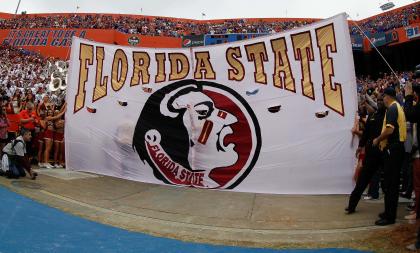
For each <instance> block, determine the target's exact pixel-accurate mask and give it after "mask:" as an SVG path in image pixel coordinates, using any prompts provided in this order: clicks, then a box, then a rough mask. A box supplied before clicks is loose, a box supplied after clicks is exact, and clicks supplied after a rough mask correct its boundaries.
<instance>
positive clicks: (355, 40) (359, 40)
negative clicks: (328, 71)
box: [351, 35, 363, 51]
mask: <svg viewBox="0 0 420 253" xmlns="http://www.w3.org/2000/svg"><path fill="white" fill-rule="evenodd" d="M351 47H352V48H353V50H356V51H359V50H360V51H361V50H363V37H362V36H361V35H352V36H351Z"/></svg>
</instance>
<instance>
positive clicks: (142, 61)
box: [130, 52, 150, 86]
mask: <svg viewBox="0 0 420 253" xmlns="http://www.w3.org/2000/svg"><path fill="white" fill-rule="evenodd" d="M133 61H134V64H133V65H134V66H133V77H132V78H131V83H130V86H136V85H139V84H140V77H141V83H142V84H148V83H149V81H150V73H149V67H150V56H149V54H148V53H146V52H133Z"/></svg>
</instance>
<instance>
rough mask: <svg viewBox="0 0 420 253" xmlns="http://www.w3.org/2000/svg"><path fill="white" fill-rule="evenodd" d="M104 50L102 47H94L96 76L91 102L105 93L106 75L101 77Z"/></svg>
mask: <svg viewBox="0 0 420 253" xmlns="http://www.w3.org/2000/svg"><path fill="white" fill-rule="evenodd" d="M104 59H105V50H104V47H96V78H95V88H94V90H93V98H92V102H95V101H98V100H99V99H101V98H103V97H105V96H106V94H107V86H108V76H104V77H103V78H102V72H103V69H104Z"/></svg>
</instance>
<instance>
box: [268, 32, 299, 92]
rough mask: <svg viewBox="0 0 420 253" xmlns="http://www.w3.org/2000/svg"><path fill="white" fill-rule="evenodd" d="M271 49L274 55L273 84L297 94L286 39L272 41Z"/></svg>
mask: <svg viewBox="0 0 420 253" xmlns="http://www.w3.org/2000/svg"><path fill="white" fill-rule="evenodd" d="M271 48H272V50H273V53H274V58H275V62H274V74H273V83H274V86H275V87H278V88H284V89H286V90H289V91H293V92H296V86H295V79H294V78H293V72H292V69H291V67H290V62H289V57H288V56H287V45H286V40H285V38H279V39H274V40H271Z"/></svg>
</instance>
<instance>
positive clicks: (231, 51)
mask: <svg viewBox="0 0 420 253" xmlns="http://www.w3.org/2000/svg"><path fill="white" fill-rule="evenodd" d="M241 57H242V54H241V49H240V48H239V47H230V48H228V49H227V50H226V60H227V62H228V64H229V65H230V66H231V67H232V68H231V69H229V70H228V78H229V80H234V81H242V80H244V77H245V68H244V66H243V65H242V63H241V62H240V61H239V60H238V58H241Z"/></svg>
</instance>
